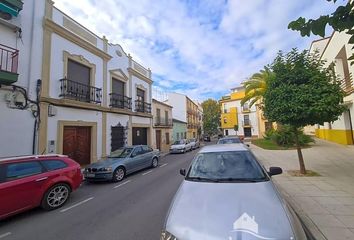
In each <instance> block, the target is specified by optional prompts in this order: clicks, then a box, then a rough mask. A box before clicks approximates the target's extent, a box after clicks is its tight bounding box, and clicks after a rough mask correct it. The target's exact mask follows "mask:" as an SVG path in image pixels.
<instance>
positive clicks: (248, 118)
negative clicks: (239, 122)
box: [243, 115, 251, 125]
mask: <svg viewBox="0 0 354 240" xmlns="http://www.w3.org/2000/svg"><path fill="white" fill-rule="evenodd" d="M243 120H244V125H251V124H250V116H249V115H243Z"/></svg>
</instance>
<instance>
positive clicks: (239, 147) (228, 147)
mask: <svg viewBox="0 0 354 240" xmlns="http://www.w3.org/2000/svg"><path fill="white" fill-rule="evenodd" d="M232 151H235V152H239V151H249V149H248V148H246V146H245V145H244V144H242V143H232V144H215V145H207V146H204V147H203V148H202V149H201V150H200V151H199V153H209V152H232Z"/></svg>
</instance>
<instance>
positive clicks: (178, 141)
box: [172, 140, 184, 145]
mask: <svg viewBox="0 0 354 240" xmlns="http://www.w3.org/2000/svg"><path fill="white" fill-rule="evenodd" d="M180 144H184V140H177V141H175V142H174V143H173V144H172V145H180Z"/></svg>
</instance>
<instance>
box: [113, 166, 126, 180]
mask: <svg viewBox="0 0 354 240" xmlns="http://www.w3.org/2000/svg"><path fill="white" fill-rule="evenodd" d="M124 177H125V169H124V168H123V167H118V168H117V169H116V170H114V172H113V176H112V181H113V182H120V181H122V180H123V179H124Z"/></svg>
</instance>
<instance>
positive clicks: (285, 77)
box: [263, 49, 346, 174]
mask: <svg viewBox="0 0 354 240" xmlns="http://www.w3.org/2000/svg"><path fill="white" fill-rule="evenodd" d="M324 64H325V62H324V61H320V60H319V59H318V58H316V57H315V56H314V55H310V54H309V53H308V51H306V50H305V51H302V52H298V51H297V49H293V50H292V51H290V52H289V53H287V54H283V53H282V52H279V53H278V55H277V57H276V58H275V60H274V62H273V63H272V64H271V70H272V71H273V73H274V74H275V75H274V78H270V79H269V80H268V81H267V86H268V87H267V89H266V91H265V93H264V96H263V104H264V105H263V108H264V115H265V116H266V118H267V119H268V120H269V121H274V122H277V123H280V124H288V125H290V127H291V128H292V129H293V132H294V136H295V142H296V148H297V152H298V157H299V164H300V172H301V173H302V174H306V168H305V164H304V160H303V156H302V152H301V146H300V143H299V135H300V131H301V130H300V128H301V127H304V126H306V125H314V124H323V123H324V122H333V121H335V120H337V119H338V118H339V116H341V114H342V113H343V112H344V111H345V109H346V107H345V106H344V105H343V97H344V92H343V91H342V90H341V88H340V83H339V81H337V79H336V77H335V74H334V72H333V70H332V69H331V68H327V69H326V68H324Z"/></svg>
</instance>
